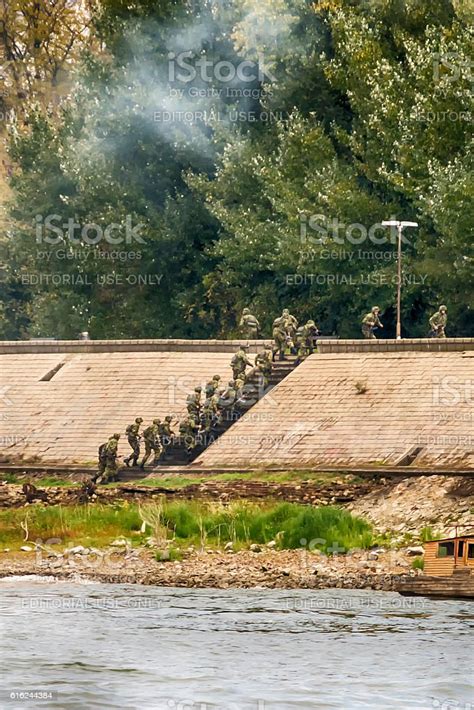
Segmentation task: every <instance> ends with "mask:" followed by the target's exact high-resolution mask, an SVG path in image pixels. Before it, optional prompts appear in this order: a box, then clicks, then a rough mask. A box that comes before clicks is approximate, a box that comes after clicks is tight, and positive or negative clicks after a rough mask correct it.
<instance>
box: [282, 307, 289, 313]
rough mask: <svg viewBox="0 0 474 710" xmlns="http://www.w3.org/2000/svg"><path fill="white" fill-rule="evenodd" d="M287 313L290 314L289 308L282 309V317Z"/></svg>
mask: <svg viewBox="0 0 474 710" xmlns="http://www.w3.org/2000/svg"><path fill="white" fill-rule="evenodd" d="M289 313H290V310H289V308H284V309H283V311H282V315H289Z"/></svg>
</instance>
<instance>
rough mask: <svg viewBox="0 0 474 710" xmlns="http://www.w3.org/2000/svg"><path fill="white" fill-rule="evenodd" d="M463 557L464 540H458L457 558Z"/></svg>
mask: <svg viewBox="0 0 474 710" xmlns="http://www.w3.org/2000/svg"><path fill="white" fill-rule="evenodd" d="M463 555H464V540H459V542H458V557H463Z"/></svg>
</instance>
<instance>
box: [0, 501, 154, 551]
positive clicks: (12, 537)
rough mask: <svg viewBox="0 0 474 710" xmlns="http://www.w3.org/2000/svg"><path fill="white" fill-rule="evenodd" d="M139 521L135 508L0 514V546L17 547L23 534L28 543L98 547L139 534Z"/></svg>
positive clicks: (36, 507) (91, 507)
mask: <svg viewBox="0 0 474 710" xmlns="http://www.w3.org/2000/svg"><path fill="white" fill-rule="evenodd" d="M141 524H142V520H141V517H140V515H139V513H138V509H137V507H136V506H127V505H121V506H113V505H110V506H96V505H84V506H67V507H63V506H54V507H50V508H49V507H43V506H41V505H34V506H30V507H28V508H20V509H18V508H16V509H10V510H2V511H0V545H1V546H5V547H10V548H12V547H17V548H18V547H20V546H21V545H22V544H24V538H25V531H28V541H33V542H34V541H36V540H42V541H43V543H44V542H45V541H47V540H51V539H52V538H55V539H57V540H60V542H61V543H62V544H64V545H65V546H67V545H68V544H70V543H74V544H79V543H80V544H83V545H88V546H94V547H100V546H102V545H107V544H108V543H109V542H111V541H112V540H114V539H115V538H116V537H118V536H120V535H130V534H131V533H133V532H135V531H139V530H140V526H141Z"/></svg>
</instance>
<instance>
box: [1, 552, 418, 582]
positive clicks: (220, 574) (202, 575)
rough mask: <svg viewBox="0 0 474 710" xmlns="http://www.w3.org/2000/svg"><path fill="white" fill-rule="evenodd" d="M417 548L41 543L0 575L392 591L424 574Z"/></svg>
mask: <svg viewBox="0 0 474 710" xmlns="http://www.w3.org/2000/svg"><path fill="white" fill-rule="evenodd" d="M413 553H414V551H413V550H412V551H411V552H410V550H398V551H391V550H383V549H379V550H371V551H365V550H364V551H362V550H361V551H355V552H353V553H351V554H349V555H335V556H326V555H323V554H322V553H319V552H318V551H315V552H310V551H308V550H304V549H299V550H282V551H279V550H275V549H271V548H268V547H260V546H258V545H253V546H252V549H251V550H240V551H236V552H233V551H232V550H231V549H228V550H227V551H223V550H220V551H218V550H217V551H216V550H208V551H205V550H204V551H196V550H192V549H190V550H188V551H186V552H185V553H184V556H183V559H180V560H175V561H172V560H163V561H158V560H157V559H156V553H155V552H153V551H152V550H150V549H147V548H138V549H137V548H129V547H128V546H127V545H126V544H125V545H115V546H111V547H109V548H107V549H104V550H94V549H88V548H83V547H76V548H71V549H70V550H67V551H65V552H64V553H56V552H51V551H49V552H47V551H45V550H36V551H31V552H21V553H17V554H15V555H14V556H12V555H8V556H7V555H5V554H3V555H2V556H1V557H0V577H8V576H12V575H31V574H35V575H50V576H53V577H56V578H58V579H74V578H77V577H78V576H79V577H81V578H85V579H88V580H93V581H98V582H110V583H122V584H126V583H137V584H149V585H160V586H173V587H216V588H219V589H225V588H229V587H236V588H249V587H264V588H281V589H324V588H339V589H375V590H384V591H391V590H395V589H396V588H397V583H398V581H399V579H400V576H401V575H406V574H412V575H415V574H416V572H415V571H414V570H413V569H412V560H413ZM165 556H166V555H165Z"/></svg>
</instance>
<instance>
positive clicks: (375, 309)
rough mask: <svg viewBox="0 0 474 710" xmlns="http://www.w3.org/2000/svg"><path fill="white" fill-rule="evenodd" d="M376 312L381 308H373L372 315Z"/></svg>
mask: <svg viewBox="0 0 474 710" xmlns="http://www.w3.org/2000/svg"><path fill="white" fill-rule="evenodd" d="M375 311H380V308H379V307H378V306H373V307H372V313H375Z"/></svg>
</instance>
